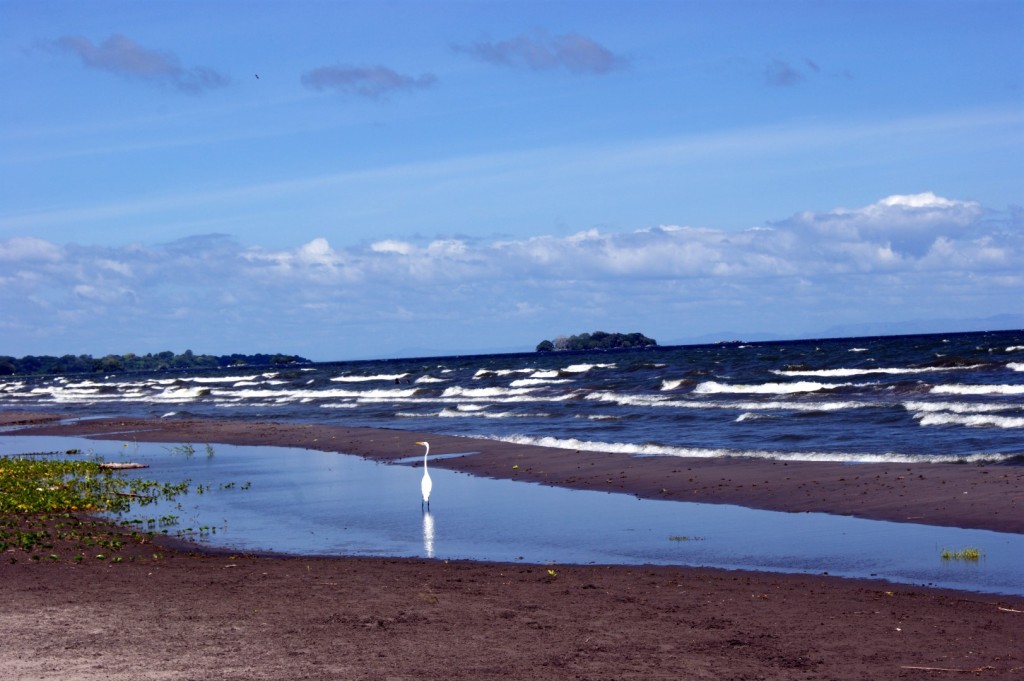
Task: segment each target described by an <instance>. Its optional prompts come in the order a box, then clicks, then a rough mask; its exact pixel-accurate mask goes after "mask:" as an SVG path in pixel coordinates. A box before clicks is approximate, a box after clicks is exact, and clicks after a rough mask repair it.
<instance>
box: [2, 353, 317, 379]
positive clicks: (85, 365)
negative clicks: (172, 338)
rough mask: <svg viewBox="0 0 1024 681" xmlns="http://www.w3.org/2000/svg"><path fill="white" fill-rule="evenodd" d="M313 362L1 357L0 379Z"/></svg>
mask: <svg viewBox="0 0 1024 681" xmlns="http://www.w3.org/2000/svg"><path fill="white" fill-rule="evenodd" d="M309 363H310V360H308V359H306V358H304V357H299V356H298V355H282V354H264V353H256V354H252V355H244V354H240V353H235V354H231V355H197V354H195V353H193V352H192V351H191V350H186V351H185V352H183V353H180V354H175V353H173V352H171V351H170V350H165V351H164V352H157V353H147V354H145V355H136V354H135V353H133V352H127V353H125V354H123V355H106V356H104V357H93V356H92V355H63V356H61V357H54V356H52V355H26V356H25V357H20V358H18V357H10V356H6V355H0V376H12V375H25V376H33V375H42V374H95V373H110V372H114V371H166V370H172V369H220V368H225V367H237V366H275V367H276V366H282V365H287V364H309Z"/></svg>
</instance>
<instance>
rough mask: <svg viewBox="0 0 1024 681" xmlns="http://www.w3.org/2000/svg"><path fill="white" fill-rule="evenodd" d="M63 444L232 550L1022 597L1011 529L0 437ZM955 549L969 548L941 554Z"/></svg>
mask: <svg viewBox="0 0 1024 681" xmlns="http://www.w3.org/2000/svg"><path fill="white" fill-rule="evenodd" d="M72 448H78V449H82V450H83V451H84V453H83V454H82V455H80V456H84V457H90V456H100V457H102V458H103V459H104V460H106V461H134V462H139V463H144V464H147V465H149V468H147V469H143V470H139V471H130V472H126V473H125V474H126V475H134V476H138V477H144V478H148V479H155V480H159V481H162V482H180V481H182V480H184V479H188V480H191V490H192V491H190V493H189V494H187V495H184V496H182V497H179V498H178V499H177V500H176V502H161V504H160V505H156V506H152V505H151V506H147V507H142V508H140V509H138V510H137V511H136V512H133V513H132V514H129V515H128V516H126V517H125V518H122V519H126V518H132V517H135V518H141V519H147V518H159V517H163V516H169V515H171V516H176V517H177V524H175V525H173V526H170V527H168V528H167V529H168V531H169V532H170V533H175V532H184V533H186V534H188V535H189V536H191V537H192V538H193V539H196V540H198V541H199V542H200V543H205V544H207V545H210V546H218V547H227V548H230V549H237V550H239V551H269V552H280V553H288V554H304V555H324V556H329V555H337V556H409V557H428V558H437V559H463V558H467V559H475V560H487V561H507V562H518V561H522V562H529V563H536V564H547V563H550V564H553V565H559V564H590V563H596V564H629V565H638V564H657V565H686V566H705V567H715V568H731V569H732V568H734V569H752V570H765V571H777V572H798V573H812V574H821V573H826V572H827V573H828V574H830V575H837V576H842V577H861V578H877V579H883V580H887V581H890V582H895V583H903V584H915V585H930V586H937V587H947V588H955V589H963V590H969V591H979V592H990V593H1005V594H1016V595H1024V560H1022V558H1024V535H1019V534H1009V533H999V532H990V531H986V530H968V529H958V528H947V527H931V526H927V525H915V524H910V523H891V522H883V521H872V520H862V519H857V518H850V517H843V516H832V515H827V514H821V513H780V512H772V511H761V510H753V509H747V508H742V507H738V506H729V505H718V504H696V503H686V502H675V501H658V500H641V499H637V498H635V497H633V496H629V495H622V494H610V493H605V492H588V491H578V490H566V489H561V488H555V487H545V486H541V485H536V484H532V483H524V482H518V481H510V480H492V479H488V478H479V477H474V476H470V475H467V474H463V473H457V472H453V471H448V470H443V469H431V471H430V475H431V477H432V478H433V481H434V492H433V495H432V497H431V508H430V511H429V512H423V511H422V510H421V501H420V493H419V480H420V478H421V476H422V468H421V467H420V466H418V465H412V464H404V465H395V464H384V463H377V462H373V461H369V460H365V459H362V458H359V457H356V456H351V455H345V454H336V453H325V452H318V451H311V450H303V449H290V448H281V447H238V446H229V445H214V446H213V449H212V455H209V454H208V452H207V450H206V449H205V448H204V447H203V446H198V447H196V449H195V452H194V453H192V454H191V456H189V455H186V454H185V453H184V451H183V450H182V449H181V448H180V447H175V446H172V445H166V444H155V443H138V444H136V443H134V442H115V441H96V440H88V439H82V438H52V437H35V436H18V435H7V436H5V437H0V455H12V454H17V453H26V452H41V451H66V450H68V449H72ZM467 455H471V454H467ZM197 486H202V487H203V489H204V491H203V493H198V492H197V491H196V487H197ZM200 528H202V529H200ZM966 547H977V548H979V549H981V551H982V553H983V557H982V558H981V560H979V561H962V560H946V559H943V558H941V552H942V550H943V549H952V550H958V549H963V548H966Z"/></svg>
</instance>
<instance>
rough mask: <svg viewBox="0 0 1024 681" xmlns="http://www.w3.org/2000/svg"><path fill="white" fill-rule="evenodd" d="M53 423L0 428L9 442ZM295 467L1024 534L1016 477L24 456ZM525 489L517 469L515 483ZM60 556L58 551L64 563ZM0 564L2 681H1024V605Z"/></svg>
mask: <svg viewBox="0 0 1024 681" xmlns="http://www.w3.org/2000/svg"><path fill="white" fill-rule="evenodd" d="M19 420H32V421H45V420H44V419H41V417H39V416H38V415H29V416H26V415H18V414H6V415H5V414H0V424H3V423H4V422H5V421H6V422H14V421H19ZM31 433H38V434H60V435H91V436H96V437H106V438H111V439H117V440H129V441H130V440H131V439H138V440H151V441H161V442H192V443H195V444H199V443H207V442H209V443H237V444H261V445H287V446H295V447H305V448H316V449H322V450H327V451H343V452H347V453H352V454H359V455H363V456H369V457H374V458H381V459H385V458H397V457H404V456H410V455H415V454H417V453H419V449H418V448H416V447H415V446H414V445H413V444H412V443H413V442H415V441H416V440H419V439H424V438H426V439H429V440H430V442H431V445H432V447H431V451H432V453H434V452H436V453H439V454H443V453H448V452H469V451H474V452H481V453H480V454H477V455H474V456H470V457H466V458H464V459H448V460H442V461H438V462H437V463H436V464H435V465H437V466H445V467H449V468H457V469H459V470H464V471H468V472H472V473H477V474H481V475H491V476H495V477H507V478H516V477H518V478H521V479H524V480H534V481H539V482H544V483H548V484H559V485H566V486H571V487H580V488H589V489H604V490H608V491H615V492H628V493H631V494H637V495H640V496H649V497H658V498H668V499H681V500H694V501H704V502H712V503H741V504H744V505H748V506H753V507H758V508H770V509H777V510H793V511H796V510H800V511H803V510H816V511H829V512H834V513H848V514H855V515H860V516H863V517H868V518H880V519H889V520H904V521H905V520H911V521H914V522H925V523H932V524H944V525H956V526H963V527H978V528H988V529H996V530H1001V531H1009V532H1021V531H1024V517H1022V516H1024V513H1022V501H1024V471H1022V470H1021V469H1020V468H1016V467H1007V466H985V467H978V466H945V465H857V466H845V465H834V464H807V463H799V464H798V463H790V464H788V465H786V464H783V463H772V462H762V461H741V460H736V461H708V460H685V459H632V458H629V457H625V456H621V455H603V454H594V453H587V454H586V455H585V456H582V455H580V454H577V453H575V452H572V451H566V450H552V449H544V448H537V447H526V446H518V445H511V444H505V443H498V442H491V441H481V440H472V439H466V438H453V437H444V436H437V435H426V434H423V433H411V432H407V431H394V430H369V429H353V428H344V427H324V426H304V425H288V424H277V423H229V422H221V421H147V420H142V421H140V420H128V419H115V420H92V421H87V422H80V423H77V424H73V425H68V426H64V425H60V424H56V423H45V422H42V423H40V424H39V425H37V426H36V427H33V428H30V429H28V430H21V431H18V434H31ZM513 466H518V468H515V469H514V468H513ZM58 548H59V547H58ZM122 555H123V556H124V561H123V562H121V563H116V564H114V563H111V562H109V561H100V560H95V559H90V560H86V561H84V562H82V563H81V564H72V563H68V562H64V561H55V562H49V561H45V560H44V561H31V560H27V559H25V558H24V554H21V556H20V557H21V559H18V560H17V562H13V563H12V562H11V561H10V558H13V557H15V554H14V553H13V552H8V553H7V554H5V555H4V556H0V599H2V601H0V602H2V603H3V608H2V609H0V678H5V679H6V678H12V679H44V678H46V679H49V678H61V679H72V678H88V679H93V678H95V679H100V678H102V679H208V678H210V679H212V678H217V679H283V678H288V679H292V678H295V679H298V678H309V679H413V678H416V679H423V678H445V679H486V678H503V679H510V680H511V679H568V678H576V679H650V678H657V679H669V678H671V679H822V680H824V679H837V680H838V679H872V680H874V679H936V678H964V677H967V678H972V677H975V678H984V679H1020V678H1024V646H1022V642H1024V599H1022V598H1016V597H1002V596H999V597H996V596H985V595H976V594H967V593H960V592H952V591H940V590H931V589H922V588H911V587H902V586H894V585H891V584H886V583H882V582H868V581H854V580H841V579H836V578H830V577H826V576H811V575H778V574H769V573H754V572H739V571H723V570H706V569H696V568H671V567H664V568H662V567H658V568H650V567H621V566H610V567H596V566H589V567H575V566H572V567H568V566H555V567H554V568H550V569H553V570H554V571H555V574H554V575H552V574H549V566H529V565H508V564H491V563H477V562H461V561H460V562H445V561H427V560H397V559H395V560H383V559H359V558H334V559H311V558H269V557H253V556H241V555H239V556H232V555H228V554H211V553H200V552H197V551H194V550H189V548H188V547H183V546H178V547H177V548H175V547H171V546H166V545H157V546H154V545H152V544H144V545H131V546H126V547H124V548H123V549H122Z"/></svg>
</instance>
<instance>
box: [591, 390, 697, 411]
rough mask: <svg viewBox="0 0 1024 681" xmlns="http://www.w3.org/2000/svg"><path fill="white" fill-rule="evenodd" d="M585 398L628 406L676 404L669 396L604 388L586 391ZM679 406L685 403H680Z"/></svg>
mask: <svg viewBox="0 0 1024 681" xmlns="http://www.w3.org/2000/svg"><path fill="white" fill-rule="evenodd" d="M585 399H588V400H595V401H597V402H611V403H612V404H619V405H622V406H629V407H656V406H670V405H675V404H676V402H674V401H672V400H670V398H668V397H663V396H661V395H623V394H621V393H614V392H609V391H605V390H599V391H595V392H592V393H588V394H587V396H586V398H585ZM681 406H685V405H682V404H681Z"/></svg>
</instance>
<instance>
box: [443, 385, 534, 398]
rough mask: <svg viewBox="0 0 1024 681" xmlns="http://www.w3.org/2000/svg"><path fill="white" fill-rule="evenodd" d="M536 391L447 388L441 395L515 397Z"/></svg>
mask: <svg viewBox="0 0 1024 681" xmlns="http://www.w3.org/2000/svg"><path fill="white" fill-rule="evenodd" d="M534 390H536V388H500V387H493V388H462V387H459V386H452V387H451V388H445V390H444V392H443V393H441V397H473V398H480V397H485V398H494V397H509V396H512V397H515V396H522V395H528V394H530V393H531V392H533V391H534Z"/></svg>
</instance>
